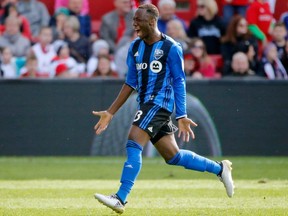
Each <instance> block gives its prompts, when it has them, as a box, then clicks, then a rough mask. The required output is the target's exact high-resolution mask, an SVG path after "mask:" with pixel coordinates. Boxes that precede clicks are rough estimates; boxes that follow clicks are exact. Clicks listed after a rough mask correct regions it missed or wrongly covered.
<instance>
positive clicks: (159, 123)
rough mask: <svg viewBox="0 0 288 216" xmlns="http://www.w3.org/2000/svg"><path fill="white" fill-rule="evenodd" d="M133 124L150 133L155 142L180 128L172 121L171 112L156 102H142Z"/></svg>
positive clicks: (152, 140)
mask: <svg viewBox="0 0 288 216" xmlns="http://www.w3.org/2000/svg"><path fill="white" fill-rule="evenodd" d="M133 125H136V126H138V127H139V128H141V129H142V130H144V131H145V132H146V133H148V135H149V136H150V137H151V139H150V140H151V142H152V143H153V144H155V143H156V142H157V141H158V140H159V139H161V138H162V137H163V136H165V135H167V134H173V133H175V131H177V130H178V128H177V127H176V126H175V125H174V124H173V123H172V120H171V112H169V111H167V110H165V109H163V108H161V107H160V106H158V105H155V104H141V105H140V109H139V110H138V111H137V112H136V114H135V117H134V120H133Z"/></svg>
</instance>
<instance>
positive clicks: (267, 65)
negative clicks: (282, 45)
mask: <svg viewBox="0 0 288 216" xmlns="http://www.w3.org/2000/svg"><path fill="white" fill-rule="evenodd" d="M262 66H263V68H262V69H263V71H262V75H264V76H265V77H266V78H268V79H287V78H288V76H287V72H286V70H285V68H284V66H283V64H282V63H281V61H280V59H279V58H278V55H277V47H276V45H275V44H274V43H268V44H267V45H266V46H265V49H264V55H263V58H262Z"/></svg>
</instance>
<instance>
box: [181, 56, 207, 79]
mask: <svg viewBox="0 0 288 216" xmlns="http://www.w3.org/2000/svg"><path fill="white" fill-rule="evenodd" d="M199 69H200V63H199V61H198V59H197V58H196V57H195V56H193V55H192V53H191V52H187V53H185V54H184V72H185V74H186V77H192V78H195V79H201V78H202V77H203V76H202V74H201V73H200V72H199Z"/></svg>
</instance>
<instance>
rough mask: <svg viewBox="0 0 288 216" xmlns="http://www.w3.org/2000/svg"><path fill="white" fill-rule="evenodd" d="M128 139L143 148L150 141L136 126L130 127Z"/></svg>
mask: <svg viewBox="0 0 288 216" xmlns="http://www.w3.org/2000/svg"><path fill="white" fill-rule="evenodd" d="M128 139H129V140H133V141H135V142H137V143H138V144H140V145H142V146H143V147H144V146H145V145H146V144H147V143H148V141H149V140H150V136H149V135H148V134H147V133H146V132H145V131H144V130H142V129H141V128H139V127H138V126H136V125H132V127H131V128H130V131H129V135H128Z"/></svg>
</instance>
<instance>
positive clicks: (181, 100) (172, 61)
mask: <svg viewBox="0 0 288 216" xmlns="http://www.w3.org/2000/svg"><path fill="white" fill-rule="evenodd" d="M168 60H169V67H170V70H171V74H172V77H173V90H174V98H175V107H176V120H177V121H178V127H179V132H178V137H182V139H183V141H185V142H188V141H189V139H190V136H191V137H192V138H193V139H194V138H195V135H194V133H193V131H192V129H191V127H190V126H194V127H195V126H197V124H196V123H195V122H193V121H192V120H191V119H190V118H188V117H187V111H186V78H185V72H184V62H183V52H182V48H181V47H180V45H179V46H177V45H175V46H172V47H171V52H170V53H169V56H168Z"/></svg>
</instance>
